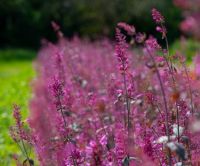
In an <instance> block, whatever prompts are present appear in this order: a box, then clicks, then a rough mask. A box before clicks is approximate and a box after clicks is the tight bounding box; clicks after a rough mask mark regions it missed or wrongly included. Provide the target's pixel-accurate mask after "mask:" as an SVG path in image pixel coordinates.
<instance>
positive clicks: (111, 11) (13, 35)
mask: <svg viewBox="0 0 200 166" xmlns="http://www.w3.org/2000/svg"><path fill="white" fill-rule="evenodd" d="M152 7H157V8H158V9H159V10H161V11H162V13H163V14H164V16H165V17H166V18H167V22H168V25H167V26H168V30H169V31H170V33H169V34H170V36H169V38H170V40H174V39H175V38H176V37H177V36H178V35H179V31H178V24H179V22H180V20H181V17H180V11H179V10H178V9H177V8H176V7H174V5H173V3H172V1H171V0H153V1H152V0H110V1H108V0H0V30H1V34H0V46H1V47H8V46H16V47H17V46H19V47H31V48H37V47H38V46H39V44H40V39H41V38H43V37H44V38H47V39H49V40H55V34H54V32H53V30H52V28H51V24H50V23H51V21H52V20H55V21H56V22H58V23H59V24H60V25H61V29H62V31H63V32H64V34H65V36H68V37H72V36H73V35H74V34H77V35H79V36H86V37H89V38H91V39H96V38H99V37H101V36H102V35H103V36H109V37H111V38H112V37H113V36H114V30H115V26H116V24H117V22H119V21H125V22H128V23H131V24H134V25H135V26H136V27H137V30H138V31H145V32H148V33H155V31H154V26H155V25H154V24H153V23H152V20H151V16H150V11H151V8H152ZM141 22H142V24H141Z"/></svg>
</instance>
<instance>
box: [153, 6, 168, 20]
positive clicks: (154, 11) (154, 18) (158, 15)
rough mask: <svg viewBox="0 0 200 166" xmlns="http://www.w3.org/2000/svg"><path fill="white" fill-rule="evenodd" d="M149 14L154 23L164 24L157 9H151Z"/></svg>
mask: <svg viewBox="0 0 200 166" xmlns="http://www.w3.org/2000/svg"><path fill="white" fill-rule="evenodd" d="M151 14H152V17H153V20H154V21H155V22H156V23H164V22H165V19H164V17H163V16H162V15H161V14H160V12H159V11H158V10H157V9H155V8H153V9H152V10H151Z"/></svg>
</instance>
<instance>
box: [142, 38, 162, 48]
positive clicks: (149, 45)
mask: <svg viewBox="0 0 200 166" xmlns="http://www.w3.org/2000/svg"><path fill="white" fill-rule="evenodd" d="M145 45H146V47H147V48H148V49H149V50H160V49H161V46H160V45H159V44H158V42H157V40H156V39H155V38H154V37H152V36H150V37H149V38H148V39H147V40H146V41H145Z"/></svg>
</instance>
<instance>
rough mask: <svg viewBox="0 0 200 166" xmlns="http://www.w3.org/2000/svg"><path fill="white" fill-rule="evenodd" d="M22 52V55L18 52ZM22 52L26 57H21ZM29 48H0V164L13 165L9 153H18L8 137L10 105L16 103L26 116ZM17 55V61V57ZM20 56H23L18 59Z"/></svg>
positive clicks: (29, 89) (11, 121)
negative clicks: (27, 49)
mask: <svg viewBox="0 0 200 166" xmlns="http://www.w3.org/2000/svg"><path fill="white" fill-rule="evenodd" d="M20 53H22V54H23V56H22V54H20ZM25 53H26V56H25ZM33 54H35V53H34V52H33V51H26V50H21V49H17V50H1V51H0V123H1V125H0V165H1V166H4V165H5V166H7V165H14V163H13V161H12V160H11V156H12V154H13V153H18V154H20V152H19V149H18V147H17V145H16V144H15V143H14V142H13V141H12V139H11V138H10V136H9V130H8V129H9V126H11V125H12V124H13V119H12V105H13V103H16V104H19V105H20V106H21V109H22V115H23V117H26V116H27V112H28V99H29V98H30V97H31V88H30V87H31V86H30V82H31V80H32V79H33V77H34V75H35V73H34V70H33V67H32V61H31V59H33ZM17 56H19V57H20V58H19V60H18V59H17ZM22 57H23V58H22Z"/></svg>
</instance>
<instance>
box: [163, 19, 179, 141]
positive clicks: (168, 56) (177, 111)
mask: <svg viewBox="0 0 200 166" xmlns="http://www.w3.org/2000/svg"><path fill="white" fill-rule="evenodd" d="M161 27H162V29H165V27H164V25H163V23H161ZM164 39H165V44H166V49H167V57H166V56H164V57H165V60H166V62H167V66H168V68H169V71H170V74H171V76H172V77H171V78H172V81H173V87H174V91H175V92H176V91H177V90H176V81H175V78H174V71H173V65H172V61H171V59H170V52H169V42H168V38H167V35H166V34H165V35H164ZM168 59H169V62H170V65H169V63H168ZM176 121H177V126H178V127H177V128H178V136H177V137H178V142H180V133H179V126H180V124H179V109H178V105H177V101H176Z"/></svg>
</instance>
